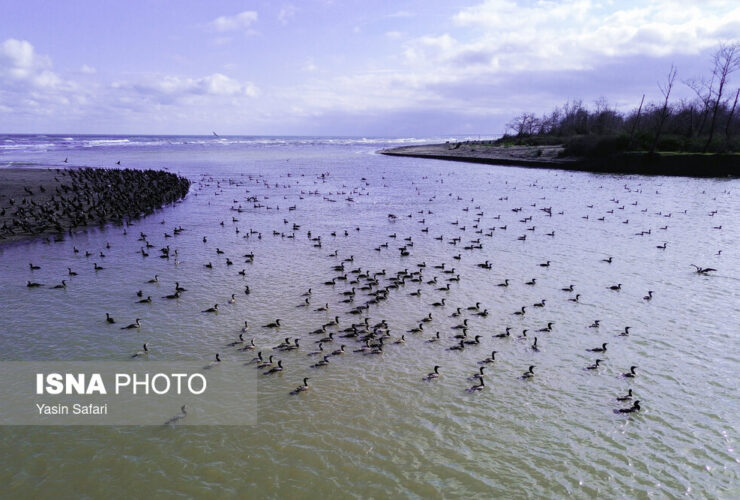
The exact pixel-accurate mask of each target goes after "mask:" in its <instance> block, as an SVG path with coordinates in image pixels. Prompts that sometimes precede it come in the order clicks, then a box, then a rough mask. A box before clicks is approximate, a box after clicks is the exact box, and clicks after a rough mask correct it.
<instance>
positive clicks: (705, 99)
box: [684, 75, 714, 135]
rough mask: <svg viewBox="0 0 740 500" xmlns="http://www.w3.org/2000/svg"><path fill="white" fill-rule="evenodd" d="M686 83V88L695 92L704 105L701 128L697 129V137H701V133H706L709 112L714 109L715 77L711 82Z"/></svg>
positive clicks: (693, 80) (693, 81) (702, 80)
mask: <svg viewBox="0 0 740 500" xmlns="http://www.w3.org/2000/svg"><path fill="white" fill-rule="evenodd" d="M684 83H685V84H686V86H688V87H689V88H690V89H691V90H693V91H694V93H695V94H696V96H697V97H698V98H699V101H700V102H701V104H702V108H701V117H700V118H699V126H698V127H696V129H695V131H696V133H697V135H701V133H702V132H703V131H704V125H705V124H706V122H707V116H709V110H710V109H711V107H712V94H713V93H714V91H713V88H714V75H712V79H711V80H710V81H709V82H707V81H706V80H704V78H702V79H700V80H696V79H691V80H686V81H685V82H684Z"/></svg>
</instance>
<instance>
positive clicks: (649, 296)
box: [642, 290, 653, 300]
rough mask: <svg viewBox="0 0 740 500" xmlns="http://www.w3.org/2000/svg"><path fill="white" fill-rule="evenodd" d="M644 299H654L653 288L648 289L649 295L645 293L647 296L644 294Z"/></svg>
mask: <svg viewBox="0 0 740 500" xmlns="http://www.w3.org/2000/svg"><path fill="white" fill-rule="evenodd" d="M642 300H653V291H652V290H648V294H647V295H645V296H644V297H643V298H642Z"/></svg>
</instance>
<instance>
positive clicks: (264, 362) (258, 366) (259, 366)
mask: <svg viewBox="0 0 740 500" xmlns="http://www.w3.org/2000/svg"><path fill="white" fill-rule="evenodd" d="M258 357H259V359H262V353H261V352H260V353H259V354H258ZM274 358H275V356H270V357H269V358H268V360H267V361H262V363H259V364H258V365H257V369H258V370H261V369H263V368H267V367H268V366H271V365H272V363H273V361H272V360H273V359H274Z"/></svg>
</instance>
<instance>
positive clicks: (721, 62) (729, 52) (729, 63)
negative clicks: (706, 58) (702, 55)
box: [704, 43, 740, 152]
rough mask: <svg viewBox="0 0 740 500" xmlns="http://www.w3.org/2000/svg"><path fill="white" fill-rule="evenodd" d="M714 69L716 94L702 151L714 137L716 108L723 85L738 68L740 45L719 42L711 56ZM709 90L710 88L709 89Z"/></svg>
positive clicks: (713, 77) (721, 94) (720, 98)
mask: <svg viewBox="0 0 740 500" xmlns="http://www.w3.org/2000/svg"><path fill="white" fill-rule="evenodd" d="M712 60H713V62H714V69H712V79H713V80H716V81H717V91H716V92H715V93H714V95H715V96H716V97H715V98H714V99H712V121H711V122H710V123H709V137H708V138H707V142H706V144H704V152H706V151H707V149H709V145H710V144H711V143H712V138H713V137H714V128H715V125H716V123H717V110H719V107H720V103H721V102H722V96H723V93H724V90H725V86H726V85H727V83H728V80H729V77H730V75H731V74H732V73H733V72H734V71H736V70H737V69H738V68H740V45H738V44H737V43H732V44H724V43H723V44H721V45H720V46H719V49H718V50H717V52H716V53H715V54H714V57H713V58H712ZM710 90H711V89H710Z"/></svg>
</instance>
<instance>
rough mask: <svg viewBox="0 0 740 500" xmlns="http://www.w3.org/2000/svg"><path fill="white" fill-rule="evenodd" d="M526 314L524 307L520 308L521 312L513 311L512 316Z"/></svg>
mask: <svg viewBox="0 0 740 500" xmlns="http://www.w3.org/2000/svg"><path fill="white" fill-rule="evenodd" d="M526 312H527V311H526V308H525V307H524V306H522V309H521V310H519V311H514V313H513V314H514V315H515V316H524V314H525V313H526Z"/></svg>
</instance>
